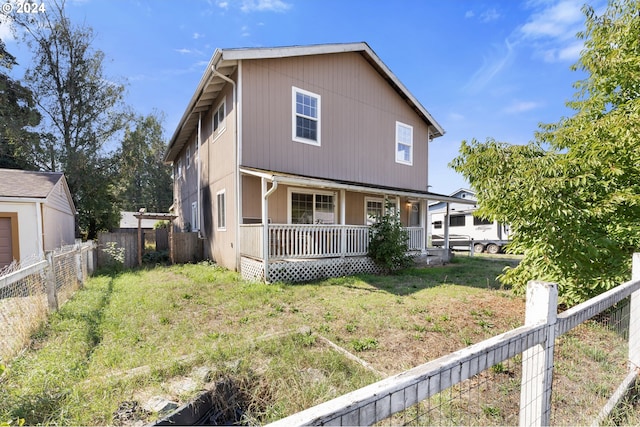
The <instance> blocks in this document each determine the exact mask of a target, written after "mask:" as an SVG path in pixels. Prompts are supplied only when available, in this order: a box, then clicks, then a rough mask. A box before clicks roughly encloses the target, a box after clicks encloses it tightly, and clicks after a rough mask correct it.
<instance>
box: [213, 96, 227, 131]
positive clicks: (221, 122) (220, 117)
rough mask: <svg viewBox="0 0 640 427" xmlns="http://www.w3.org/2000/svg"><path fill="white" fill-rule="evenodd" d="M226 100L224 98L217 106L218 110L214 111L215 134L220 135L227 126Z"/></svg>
mask: <svg viewBox="0 0 640 427" xmlns="http://www.w3.org/2000/svg"><path fill="white" fill-rule="evenodd" d="M226 104H227V102H226V100H223V101H222V102H221V103H220V104H219V105H218V108H216V111H215V112H214V113H213V134H214V135H215V136H218V135H220V134H221V133H222V131H223V130H225V129H226V128H227V121H226V120H225V117H226V111H227V108H226V106H227V105H226Z"/></svg>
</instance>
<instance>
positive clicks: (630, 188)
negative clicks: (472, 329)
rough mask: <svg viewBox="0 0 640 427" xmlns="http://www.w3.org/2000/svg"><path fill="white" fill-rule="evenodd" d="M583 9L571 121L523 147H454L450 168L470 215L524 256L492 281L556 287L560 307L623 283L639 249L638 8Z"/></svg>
mask: <svg viewBox="0 0 640 427" xmlns="http://www.w3.org/2000/svg"><path fill="white" fill-rule="evenodd" d="M583 10H584V12H585V16H586V26H585V30H584V31H583V32H581V33H579V34H578V37H579V38H581V39H583V40H584V47H585V48H584V50H583V51H582V54H581V57H580V59H579V61H578V62H577V64H576V65H574V67H573V68H574V69H576V70H582V71H584V72H585V73H586V76H587V77H586V78H585V79H583V80H581V81H578V82H577V83H576V84H575V87H576V89H577V92H576V95H575V96H574V99H573V100H572V101H571V102H570V103H569V104H568V105H569V106H570V107H572V108H573V109H574V110H575V114H574V115H573V116H571V117H567V118H563V119H561V120H560V121H559V122H557V123H555V124H550V125H544V126H541V128H540V130H539V132H537V134H536V141H535V142H532V143H530V144H529V145H526V146H516V145H509V144H506V143H498V142H496V141H493V140H487V141H486V142H485V143H480V142H478V141H476V140H473V141H471V142H470V143H467V142H466V141H463V142H462V146H461V149H460V155H459V156H458V157H457V158H456V159H454V161H453V162H452V163H451V166H452V167H453V168H454V169H455V170H457V171H458V172H460V173H462V174H463V175H464V176H465V178H467V180H468V181H469V182H470V184H471V185H472V187H474V188H475V189H476V191H477V194H478V204H479V206H480V209H479V212H478V213H479V214H480V215H482V216H484V217H487V218H491V219H497V220H499V221H501V222H504V223H508V224H511V227H512V231H513V233H512V235H513V239H514V241H513V244H512V246H511V250H515V251H523V252H524V254H525V255H524V259H523V261H522V262H521V263H520V265H519V266H518V267H516V268H514V269H511V270H507V271H505V273H504V274H503V275H502V276H501V280H502V281H503V282H504V283H506V284H511V285H513V286H514V287H515V288H516V289H520V290H522V289H524V287H525V285H526V282H527V281H528V280H531V279H541V280H549V281H554V282H557V283H558V284H559V290H560V292H561V295H562V298H563V299H564V301H565V302H566V303H568V304H573V303H577V302H580V301H583V300H585V299H587V298H589V297H592V296H594V295H596V294H599V293H601V292H603V291H605V290H607V289H609V288H611V287H613V286H615V285H616V284H618V283H620V282H621V281H624V280H627V279H628V278H629V276H630V260H631V254H632V253H633V252H634V251H638V250H639V249H640V3H638V2H637V1H636V0H612V1H610V3H609V4H608V6H607V8H606V10H605V11H604V12H603V13H602V15H597V14H596V12H595V11H594V10H593V9H592V8H590V7H588V6H586V7H585V8H584V9H583Z"/></svg>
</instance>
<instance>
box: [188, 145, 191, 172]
mask: <svg viewBox="0 0 640 427" xmlns="http://www.w3.org/2000/svg"><path fill="white" fill-rule="evenodd" d="M190 167H191V146H190V145H189V146H187V169H189V168H190Z"/></svg>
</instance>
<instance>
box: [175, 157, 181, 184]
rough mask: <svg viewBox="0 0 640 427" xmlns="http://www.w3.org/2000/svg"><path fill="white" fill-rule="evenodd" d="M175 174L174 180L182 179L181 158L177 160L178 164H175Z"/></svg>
mask: <svg viewBox="0 0 640 427" xmlns="http://www.w3.org/2000/svg"><path fill="white" fill-rule="evenodd" d="M175 174H176V176H175V179H180V178H182V158H179V159H178V162H177V163H176V172H175Z"/></svg>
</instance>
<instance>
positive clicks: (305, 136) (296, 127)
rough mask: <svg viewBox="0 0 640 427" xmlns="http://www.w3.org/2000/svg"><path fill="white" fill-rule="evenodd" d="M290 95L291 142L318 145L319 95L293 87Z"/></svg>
mask: <svg viewBox="0 0 640 427" xmlns="http://www.w3.org/2000/svg"><path fill="white" fill-rule="evenodd" d="M292 95H293V97H292V104H293V105H292V110H293V120H292V122H293V126H292V134H293V135H292V138H293V140H294V141H297V142H303V143H305V144H312V145H320V95H317V94H315V93H311V92H308V91H306V90H303V89H299V88H297V87H295V86H294V87H293V90H292Z"/></svg>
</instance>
